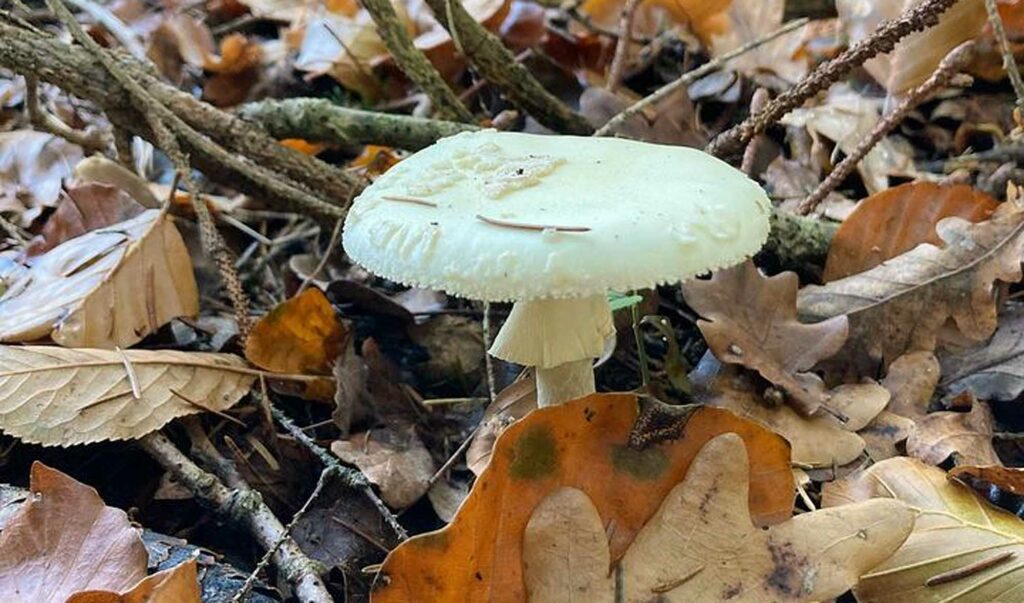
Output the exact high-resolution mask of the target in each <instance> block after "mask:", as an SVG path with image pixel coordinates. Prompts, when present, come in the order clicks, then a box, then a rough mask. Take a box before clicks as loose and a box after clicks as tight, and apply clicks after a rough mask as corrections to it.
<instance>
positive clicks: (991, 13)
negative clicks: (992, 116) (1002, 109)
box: [985, 0, 1024, 110]
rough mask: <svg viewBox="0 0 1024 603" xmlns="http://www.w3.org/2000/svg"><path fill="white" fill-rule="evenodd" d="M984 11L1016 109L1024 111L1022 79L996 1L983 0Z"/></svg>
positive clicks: (1023, 83) (1023, 82) (1023, 85)
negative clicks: (1013, 94) (1015, 102)
mask: <svg viewBox="0 0 1024 603" xmlns="http://www.w3.org/2000/svg"><path fill="white" fill-rule="evenodd" d="M985 10H986V11H988V22H989V23H990V24H991V25H992V32H993V33H994V34H995V35H996V40H998V41H999V50H1000V51H1001V52H1002V54H1003V69H1005V70H1006V75H1007V77H1009V78H1010V84H1011V85H1013V92H1014V93H1015V94H1016V95H1017V107H1018V108H1020V109H1022V110H1024V79H1021V76H1020V69H1018V68H1017V59H1016V58H1014V56H1013V48H1012V47H1011V46H1010V40H1009V38H1007V37H1006V28H1005V27H1004V26H1003V18H1002V17H1001V16H1000V15H999V7H998V6H996V0H985Z"/></svg>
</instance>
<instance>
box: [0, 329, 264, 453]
mask: <svg viewBox="0 0 1024 603" xmlns="http://www.w3.org/2000/svg"><path fill="white" fill-rule="evenodd" d="M0 367H3V368H2V370H0V429H2V430H3V431H4V432H5V433H7V434H8V435H11V436H14V437H16V438H20V439H22V440H24V441H26V442H31V443H35V444H43V445H44V446H71V445H73V444H87V443H92V442H102V441H105V440H128V439H135V438H139V437H142V436H143V435H145V434H147V433H149V432H151V431H155V430H157V429H160V428H161V427H163V426H164V425H165V424H167V423H168V422H170V421H171V420H173V419H176V418H178V417H183V416H186V415H192V414H195V413H198V412H202V411H203V410H215V411H222V410H225V409H227V408H230V407H231V406H233V405H234V404H235V403H236V402H238V400H239V399H241V397H242V396H244V395H245V394H246V393H247V392H248V391H249V388H250V386H251V385H252V382H253V380H254V379H255V378H256V376H255V375H256V371H254V370H252V369H249V368H247V367H246V366H245V363H244V362H242V360H241V359H240V358H238V357H237V356H232V355H231V354H203V353H199V352H178V351H173V350H160V351H151V350H124V351H121V352H117V351H111V350H97V349H67V348H59V347H46V346H0ZM129 367H130V368H129ZM133 389H137V393H138V395H139V398H136V397H135V393H134V392H133Z"/></svg>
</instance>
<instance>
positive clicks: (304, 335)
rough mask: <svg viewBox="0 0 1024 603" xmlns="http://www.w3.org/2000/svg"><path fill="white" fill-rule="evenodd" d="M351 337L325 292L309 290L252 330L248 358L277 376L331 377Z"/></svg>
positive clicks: (282, 303) (246, 344)
mask: <svg viewBox="0 0 1024 603" xmlns="http://www.w3.org/2000/svg"><path fill="white" fill-rule="evenodd" d="M350 336H351V333H350V332H349V329H348V327H347V326H346V325H344V324H342V322H341V320H339V319H338V316H337V314H336V313H335V312H334V307H332V306H331V302H329V301H327V297H326V296H325V295H324V294H323V291H320V290H319V289H317V288H316V287H309V288H307V289H306V290H305V291H303V292H302V293H300V294H298V295H297V296H295V297H293V298H291V299H288V300H285V301H284V302H281V303H280V304H278V305H277V306H275V307H274V308H273V309H271V310H270V312H268V313H267V314H266V315H265V316H263V318H261V319H260V320H259V321H258V322H257V323H256V324H255V325H254V326H253V328H252V332H251V333H250V334H249V338H248V339H247V340H246V342H245V357H246V359H247V360H248V361H249V362H251V363H253V364H255V365H256V366H258V367H260V368H263V369H266V370H268V371H272V372H275V373H300V374H316V375H329V374H331V367H332V366H333V365H334V361H335V360H336V359H337V358H338V355H339V354H340V353H341V351H342V350H343V349H344V348H345V347H346V346H347V345H348V339H349V337H350Z"/></svg>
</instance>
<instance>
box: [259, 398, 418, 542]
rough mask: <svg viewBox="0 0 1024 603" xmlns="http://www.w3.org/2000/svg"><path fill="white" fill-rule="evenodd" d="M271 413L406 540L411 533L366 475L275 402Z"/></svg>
mask: <svg viewBox="0 0 1024 603" xmlns="http://www.w3.org/2000/svg"><path fill="white" fill-rule="evenodd" d="M270 413H271V414H272V415H273V417H274V420H276V421H277V422H278V423H279V424H280V425H281V427H284V428H285V430H286V431H287V432H288V433H289V434H291V436H292V437H293V438H295V440H296V441H298V442H299V443H300V444H302V445H303V446H305V447H306V448H307V449H308V450H309V451H310V452H312V453H313V455H314V456H316V457H317V458H318V459H320V462H321V463H323V465H324V466H326V467H334V468H335V469H336V471H337V472H338V476H339V477H341V479H343V480H344V481H345V483H346V484H347V485H348V486H349V487H352V488H358V489H360V490H362V491H363V493H364V494H366V497H367V498H369V499H370V502H372V503H373V506H375V507H377V510H378V511H379V512H380V514H381V517H383V518H384V521H385V522H386V523H387V524H388V525H389V526H390V527H391V529H392V530H394V531H395V534H396V535H397V536H398V538H399V540H405V539H406V538H408V537H409V534H408V533H407V532H406V531H405V528H403V527H402V524H400V523H398V518H396V517H395V515H394V513H392V512H391V510H390V509H388V507H387V505H386V504H384V501H382V500H381V499H380V497H379V496H377V493H376V492H374V491H373V486H371V485H370V481H369V480H368V479H366V476H365V475H363V474H362V473H361V472H360V471H358V470H356V469H352V468H351V467H346V466H345V465H342V464H341V462H340V461H338V459H336V458H334V457H333V456H331V454H330V453H329V452H327V451H326V450H324V449H323V448H322V447H321V446H320V445H319V444H317V443H316V442H314V441H313V438H311V437H309V436H308V435H307V434H306V432H304V431H302V428H301V427H299V426H298V425H296V424H295V423H294V422H293V421H292V420H291V419H290V418H289V417H288V415H286V414H284V412H282V411H281V409H279V408H277V407H276V406H274V405H273V404H271V405H270Z"/></svg>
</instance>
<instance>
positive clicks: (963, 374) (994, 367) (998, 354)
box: [940, 306, 1024, 401]
mask: <svg viewBox="0 0 1024 603" xmlns="http://www.w3.org/2000/svg"><path fill="white" fill-rule="evenodd" d="M940 360H941V363H942V385H943V387H944V388H945V389H946V390H947V391H948V392H949V393H951V394H959V393H961V392H972V393H973V394H974V395H975V396H977V397H978V398H981V399H982V400H1000V401H1006V400H1016V399H1017V398H1018V397H1019V396H1020V395H1021V393H1022V392H1024V307H1021V306H1010V308H1009V309H1008V310H1007V311H1006V312H1005V313H1004V314H1003V315H1002V316H1000V317H999V327H998V328H997V329H996V332H995V334H994V335H993V336H992V339H990V340H989V341H988V342H986V343H985V345H983V346H980V347H977V348H973V349H967V350H963V351H958V352H955V353H952V354H943V355H942V356H941V358H940Z"/></svg>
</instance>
